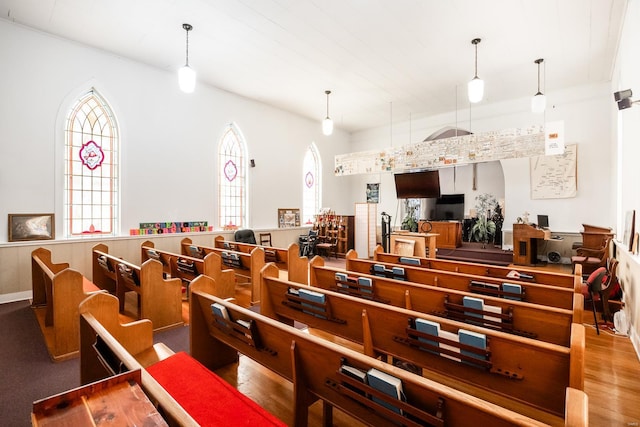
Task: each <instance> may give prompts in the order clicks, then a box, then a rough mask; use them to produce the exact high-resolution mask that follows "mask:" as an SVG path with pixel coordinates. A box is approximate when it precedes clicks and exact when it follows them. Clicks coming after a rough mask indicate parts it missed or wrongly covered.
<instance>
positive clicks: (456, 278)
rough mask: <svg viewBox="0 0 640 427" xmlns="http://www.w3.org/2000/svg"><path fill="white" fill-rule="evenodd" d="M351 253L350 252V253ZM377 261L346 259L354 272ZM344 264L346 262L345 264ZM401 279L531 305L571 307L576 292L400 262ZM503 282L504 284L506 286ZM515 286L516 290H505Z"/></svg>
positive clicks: (364, 269) (369, 267)
mask: <svg viewBox="0 0 640 427" xmlns="http://www.w3.org/2000/svg"><path fill="white" fill-rule="evenodd" d="M351 255H352V256H353V254H351ZM314 262H315V263H316V265H317V264H318V263H322V260H321V259H315V258H314V259H313V260H311V265H313V263H314ZM375 264H376V263H375V262H374V263H363V262H357V261H356V260H355V259H354V260H353V261H352V262H349V264H348V265H349V267H350V268H352V269H354V271H360V272H367V273H369V272H371V271H372V267H373V266H374V265H375ZM346 265H347V264H345V266H346ZM401 268H402V269H403V270H404V273H405V275H404V280H406V281H409V282H414V283H421V284H424V285H432V286H439V287H442V288H447V289H457V290H459V291H465V292H474V293H480V294H484V295H493V296H498V297H502V298H510V299H519V300H522V301H526V302H530V303H533V304H540V305H546V306H549V307H556V308H564V309H567V310H573V308H574V300H575V298H574V295H575V294H576V292H575V291H574V290H573V289H570V288H562V287H557V286H551V285H541V284H538V283H529V282H522V281H512V280H509V281H506V280H503V279H496V278H492V277H487V276H475V275H471V274H464V273H455V272H451V271H443V270H430V269H424V268H421V267H415V266H410V265H402V266H401ZM505 284H506V285H505ZM507 286H509V289H513V288H517V289H518V293H517V294H516V293H513V291H510V290H507Z"/></svg>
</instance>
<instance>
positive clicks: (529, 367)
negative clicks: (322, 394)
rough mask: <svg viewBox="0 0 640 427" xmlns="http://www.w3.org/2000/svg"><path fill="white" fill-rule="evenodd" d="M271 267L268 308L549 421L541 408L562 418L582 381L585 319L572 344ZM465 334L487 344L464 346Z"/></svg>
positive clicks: (265, 296) (266, 278) (265, 279)
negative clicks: (304, 280)
mask: <svg viewBox="0 0 640 427" xmlns="http://www.w3.org/2000/svg"><path fill="white" fill-rule="evenodd" d="M270 267H271V266H267V267H265V269H264V270H263V274H262V303H261V305H260V312H261V313H262V314H264V315H266V316H269V317H271V318H274V319H278V320H280V319H284V320H286V321H287V322H288V323H289V324H291V325H292V324H293V322H294V321H298V322H301V323H304V324H306V325H308V326H310V327H312V328H317V329H320V330H323V331H326V332H329V333H331V334H332V335H335V336H338V337H341V338H344V339H347V340H349V341H352V342H354V343H357V344H360V345H362V346H363V348H364V350H363V351H364V353H365V354H367V355H369V356H372V357H378V356H380V355H384V356H386V359H385V358H383V360H387V359H391V360H400V361H403V362H406V363H408V364H409V365H408V366H411V367H413V368H414V369H413V371H414V373H418V374H421V373H422V374H423V375H425V376H426V377H428V378H430V379H433V380H435V381H438V382H441V383H443V384H446V385H448V386H451V387H453V388H458V389H461V390H465V391H466V392H469V393H471V394H473V395H475V396H478V397H481V398H482V399H484V400H487V401H490V402H493V403H495V404H498V405H501V406H504V407H506V408H508V409H511V410H514V411H517V412H522V413H524V414H525V415H527V416H530V417H532V418H536V419H539V420H541V421H545V422H548V421H550V419H549V418H548V416H547V414H543V413H541V411H540V409H542V410H543V411H545V412H547V413H550V414H553V415H555V416H557V417H562V416H563V414H564V410H565V408H564V400H563V397H564V395H565V392H566V388H567V387H572V388H575V389H578V390H582V389H583V387H584V349H585V335H584V334H585V331H584V326H583V325H581V324H572V325H570V327H571V333H570V335H571V339H570V344H568V345H567V346H560V345H555V344H549V343H546V342H541V341H537V340H532V339H528V338H523V337H520V336H515V335H510V334H505V333H502V332H498V331H495V330H492V329H488V328H484V327H480V326H476V325H471V324H464V323H461V322H457V321H453V320H449V319H444V318H440V317H436V316H432V315H429V314H425V313H422V312H417V311H411V310H406V309H403V308H399V307H394V306H390V305H388V304H382V303H379V302H375V301H371V300H366V299H363V298H355V297H352V296H349V295H344V294H341V293H338V292H332V291H329V290H326V289H320V288H313V287H311V288H310V287H307V286H304V285H299V284H296V283H293V282H288V281H285V280H282V279H279V278H278V276H277V272H275V271H274V269H272V268H270ZM310 291H311V292H310ZM310 293H311V295H313V296H315V297H316V298H314V299H313V300H312V301H309V298H308V297H305V296H307V295H309V294H310ZM476 319H477V318H476ZM423 321H427V322H423ZM421 322H422V323H421ZM422 326H426V328H427V329H430V328H436V327H437V328H439V330H440V331H448V333H442V334H441V335H437V334H436V335H435V336H434V335H431V334H429V333H426V332H421V331H424V330H425V329H422ZM458 339H459V342H457V340H458ZM466 339H469V340H471V341H474V340H475V341H478V340H479V341H478V342H481V343H482V345H481V346H475V347H474V346H469V345H465V344H468V341H466ZM451 358H455V359H456V360H452V359H451ZM471 389H473V391H469V390H471Z"/></svg>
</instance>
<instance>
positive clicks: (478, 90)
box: [467, 76, 484, 104]
mask: <svg viewBox="0 0 640 427" xmlns="http://www.w3.org/2000/svg"><path fill="white" fill-rule="evenodd" d="M467 91H468V93H467V94H468V96H469V102H471V103H474V104H475V103H477V102H480V101H482V97H483V96H484V80H482V79H480V78H479V77H478V76H475V77H474V78H473V79H472V80H471V81H470V82H469V83H468V85H467Z"/></svg>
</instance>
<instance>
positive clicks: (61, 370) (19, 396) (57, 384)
mask: <svg viewBox="0 0 640 427" xmlns="http://www.w3.org/2000/svg"><path fill="white" fill-rule="evenodd" d="M0 337H2V345H0V372H1V373H2V374H1V377H0V425H3V426H12V427H19V426H30V425H31V407H32V404H33V402H34V401H36V400H39V399H43V398H46V397H48V396H51V395H53V394H57V393H61V392H63V391H66V390H69V389H72V388H75V387H78V386H80V359H78V358H75V359H73V360H68V361H65V362H58V363H53V362H52V361H51V359H50V358H49V354H48V353H47V348H46V346H45V344H44V338H43V337H42V333H41V332H40V327H39V326H38V322H37V320H36V316H35V313H33V312H32V310H31V308H30V307H29V302H28V301H19V302H13V303H8V304H0ZM154 340H155V341H156V342H158V341H161V342H163V343H165V344H166V345H167V346H168V347H169V348H171V349H172V350H174V351H176V352H178V351H187V352H188V351H189V328H188V327H179V328H173V329H170V330H168V331H165V332H160V333H157V334H155V335H154Z"/></svg>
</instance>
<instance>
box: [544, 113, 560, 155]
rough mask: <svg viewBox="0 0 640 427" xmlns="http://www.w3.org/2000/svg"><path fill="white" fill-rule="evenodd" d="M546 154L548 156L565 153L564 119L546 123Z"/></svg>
mask: <svg viewBox="0 0 640 427" xmlns="http://www.w3.org/2000/svg"><path fill="white" fill-rule="evenodd" d="M544 154H545V155H546V156H554V155H556V154H564V121H562V120H561V121H558V122H548V123H546V124H545V133H544Z"/></svg>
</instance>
